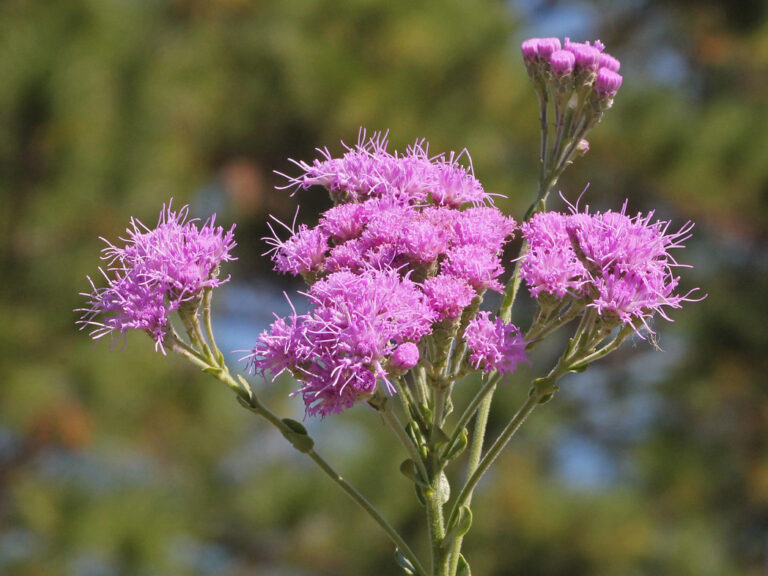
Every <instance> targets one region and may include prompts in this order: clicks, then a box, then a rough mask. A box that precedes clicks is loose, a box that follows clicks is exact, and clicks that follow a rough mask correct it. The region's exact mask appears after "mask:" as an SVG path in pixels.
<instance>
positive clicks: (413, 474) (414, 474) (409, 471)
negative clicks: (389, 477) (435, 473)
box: [400, 458, 429, 488]
mask: <svg viewBox="0 0 768 576" xmlns="http://www.w3.org/2000/svg"><path fill="white" fill-rule="evenodd" d="M400 472H401V473H402V474H403V476H405V477H406V478H408V479H409V480H410V481H412V482H414V483H416V484H418V485H419V486H423V487H424V488H427V487H428V486H429V485H428V484H427V482H426V480H425V479H424V478H422V477H421V474H420V473H419V467H418V465H417V464H416V462H414V461H413V460H412V459H411V458H408V459H407V460H403V463H402V464H400Z"/></svg>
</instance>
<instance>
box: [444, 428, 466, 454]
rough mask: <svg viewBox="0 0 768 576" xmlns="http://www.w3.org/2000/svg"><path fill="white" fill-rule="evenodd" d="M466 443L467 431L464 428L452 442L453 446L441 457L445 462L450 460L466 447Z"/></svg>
mask: <svg viewBox="0 0 768 576" xmlns="http://www.w3.org/2000/svg"><path fill="white" fill-rule="evenodd" d="M468 443H469V432H467V429H466V428H464V430H462V431H461V434H460V435H459V437H458V438H456V442H454V443H453V446H451V449H450V450H448V452H446V453H445V455H444V456H443V458H445V460H446V462H448V461H451V460H453V459H454V458H457V457H458V456H459V455H460V454H461V453H462V452H464V450H465V449H466V448H467V444H468Z"/></svg>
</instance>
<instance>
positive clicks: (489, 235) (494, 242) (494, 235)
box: [453, 207, 517, 253]
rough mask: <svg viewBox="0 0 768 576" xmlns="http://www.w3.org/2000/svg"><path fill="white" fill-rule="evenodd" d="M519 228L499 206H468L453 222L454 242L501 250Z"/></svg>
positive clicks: (458, 244)
mask: <svg viewBox="0 0 768 576" xmlns="http://www.w3.org/2000/svg"><path fill="white" fill-rule="evenodd" d="M516 229H517V224H516V223H515V221H514V219H512V218H511V217H509V216H504V214H503V213H502V212H501V211H500V210H498V209H497V208H491V207H476V208H468V209H467V210H464V211H463V212H459V213H457V214H456V217H455V219H454V222H453V236H454V238H453V244H454V245H456V246H461V245H468V244H474V245H477V246H482V247H484V248H486V249H487V250H488V251H489V252H491V253H496V252H499V251H500V250H501V249H502V248H503V247H504V244H505V243H506V242H507V239H508V238H510V237H511V236H512V234H513V233H514V231H515V230H516Z"/></svg>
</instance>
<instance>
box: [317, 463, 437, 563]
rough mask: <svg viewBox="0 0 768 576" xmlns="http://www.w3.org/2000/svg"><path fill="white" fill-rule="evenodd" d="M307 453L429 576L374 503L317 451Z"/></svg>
mask: <svg viewBox="0 0 768 576" xmlns="http://www.w3.org/2000/svg"><path fill="white" fill-rule="evenodd" d="M307 455H308V456H309V457H310V458H311V459H312V460H313V461H314V462H315V463H316V464H317V465H318V466H319V467H320V469H321V470H322V471H323V472H325V474H326V475H327V476H328V477H329V478H330V479H331V480H333V481H334V482H335V483H336V484H337V485H338V486H339V487H340V488H341V489H342V490H343V491H344V492H345V493H346V494H347V495H348V496H349V497H350V498H352V500H354V501H355V503H356V504H358V505H359V506H360V507H361V508H362V509H363V510H365V511H366V512H367V513H368V515H369V516H370V517H371V518H373V520H374V521H375V522H376V523H377V524H378V525H379V526H380V527H381V528H382V529H383V530H384V532H386V533H387V535H388V536H389V539H390V540H392V542H393V543H394V545H395V546H397V548H398V550H400V552H401V553H402V555H403V556H405V557H406V558H407V559H408V561H409V562H410V563H411V565H412V566H413V568H414V569H415V570H416V574H417V575H418V576H427V572H426V571H425V570H424V567H423V566H422V565H421V562H420V561H419V559H418V557H417V556H416V555H415V554H414V553H413V551H412V550H411V549H410V547H409V546H408V544H406V542H405V540H403V538H402V537H401V536H400V534H398V532H397V530H395V529H394V528H393V527H392V525H391V524H390V523H389V522H387V521H386V519H385V518H384V517H383V516H382V515H381V513H380V512H379V511H378V510H377V509H376V508H375V507H374V506H373V504H371V503H370V502H369V501H368V500H367V499H366V498H365V496H363V495H362V494H360V492H358V491H357V489H356V488H355V487H354V486H352V485H351V484H349V482H347V481H346V480H344V478H343V477H342V476H341V475H340V474H339V473H338V472H336V470H334V469H333V468H332V467H331V465H330V464H328V462H326V461H325V460H324V459H323V458H322V457H320V455H319V454H318V453H317V452H315V451H314V449H313V450H310V451H309V452H307Z"/></svg>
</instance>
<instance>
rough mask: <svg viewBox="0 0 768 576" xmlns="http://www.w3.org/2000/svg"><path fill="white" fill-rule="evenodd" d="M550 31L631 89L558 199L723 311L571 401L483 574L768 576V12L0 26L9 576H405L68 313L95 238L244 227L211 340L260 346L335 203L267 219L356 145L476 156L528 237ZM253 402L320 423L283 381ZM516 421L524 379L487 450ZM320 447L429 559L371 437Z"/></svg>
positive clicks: (520, 485) (318, 498) (158, 6)
mask: <svg viewBox="0 0 768 576" xmlns="http://www.w3.org/2000/svg"><path fill="white" fill-rule="evenodd" d="M534 35H536V36H542V35H543V36H551V35H556V36H565V35H569V36H571V37H573V38H576V39H581V40H586V39H594V38H600V39H602V40H603V42H605V44H606V45H607V46H608V49H609V51H610V52H612V53H613V54H615V55H616V56H617V57H619V58H620V59H621V61H622V63H623V67H622V73H623V74H624V86H623V87H622V89H621V91H620V92H619V95H618V97H617V98H616V102H615V105H614V108H613V109H612V110H610V111H609V113H608V114H607V115H606V117H605V119H604V121H603V123H602V124H601V125H599V126H598V127H597V129H595V130H594V131H593V133H592V136H591V137H590V140H591V151H590V152H589V154H588V155H587V156H586V157H585V158H583V159H581V160H579V161H578V162H577V164H576V165H574V167H573V168H572V169H571V170H570V171H569V172H568V173H567V174H566V176H564V178H563V179H562V180H561V183H560V184H561V186H560V188H561V189H562V191H563V193H564V195H566V197H568V198H570V199H574V198H575V197H577V196H578V194H579V193H580V192H581V191H582V190H583V189H584V188H585V186H586V185H587V184H588V183H589V185H590V186H589V189H588V190H587V192H586V194H585V196H584V200H583V201H587V202H588V203H589V204H590V205H592V206H595V207H598V208H609V207H618V206H619V205H620V203H621V202H622V201H623V200H624V199H625V198H628V199H629V206H630V210H631V211H637V210H650V209H656V210H657V214H658V215H659V216H660V217H663V218H669V219H672V220H673V221H674V222H675V224H676V225H681V224H683V223H684V222H685V221H686V220H688V219H693V220H695V221H696V230H695V233H696V234H695V237H694V239H693V240H691V242H690V243H689V247H688V248H687V249H686V250H685V252H684V254H683V253H681V254H680V258H681V260H683V261H685V262H689V263H692V264H694V265H695V267H694V268H693V269H691V270H683V271H682V272H681V273H682V274H683V276H684V278H683V284H684V285H685V286H686V287H688V288H690V287H694V286H701V287H702V288H703V290H704V291H705V292H706V293H708V298H707V299H706V300H705V301H703V302H701V303H698V304H690V305H688V306H686V308H685V309H684V310H681V311H675V312H674V313H673V314H672V316H673V318H674V320H675V321H674V323H666V322H659V323H657V324H656V328H658V330H659V345H660V346H661V348H662V349H663V352H658V351H655V350H653V348H652V347H651V346H650V345H649V344H648V343H647V342H644V341H642V340H638V339H635V341H634V342H632V343H630V344H628V345H625V347H624V348H623V349H622V350H621V351H620V352H618V353H616V354H614V355H613V356H612V357H610V358H608V359H607V360H606V361H603V362H601V363H600V364H599V365H596V366H594V367H592V368H590V370H588V371H587V372H586V373H585V374H583V375H579V376H571V377H568V378H567V379H565V380H564V382H563V389H562V392H561V393H560V394H559V395H558V396H557V398H556V400H555V401H554V402H552V403H550V404H548V405H546V407H544V409H542V410H539V411H538V412H537V413H536V414H535V415H534V417H533V418H532V419H531V420H529V422H527V423H526V426H525V427H524V429H523V431H522V432H521V434H520V436H519V438H517V439H516V440H515V441H514V442H513V443H512V444H511V445H510V447H509V448H508V449H507V451H506V452H505V453H504V454H503V456H502V458H501V459H500V460H499V462H498V466H497V468H496V469H495V472H494V473H493V474H492V475H490V477H489V478H488V480H487V481H485V482H484V483H483V484H482V485H481V489H480V490H479V492H478V494H477V497H476V500H475V519H476V523H475V526H474V528H473V530H472V532H471V533H470V535H469V537H468V538H467V540H466V545H465V547H466V552H465V553H466V555H467V557H468V558H469V559H470V561H471V563H472V565H473V568H474V571H475V573H476V574H479V575H498V576H502V575H518V574H526V575H527V576H587V575H589V576H641V575H643V576H644V575H648V576H650V575H653V576H662V575H675V576H686V575H696V576H737V575H738V576H758V575H765V574H767V573H768V402H766V400H767V398H766V396H767V394H766V390H767V383H768V7H767V6H766V3H765V2H762V1H760V0H738V1H731V0H720V1H698V0H679V1H674V2H661V1H654V0H624V1H620V2H614V1H609V0H602V1H597V0H595V1H579V0H572V1H570V0H569V1H532V2H525V1H522V0H512V1H508V2H491V1H477V2H465V1H460V0H425V1H423V2H410V1H406V0H390V1H383V0H382V1H377V0H337V1H324V0H261V1H257V2H250V1H247V0H56V1H54V0H50V1H45V0H38V1H35V0H3V1H2V2H1V3H0V280H1V281H0V322H1V323H2V330H0V574H4V575H13V576H33V575H35V576H37V575H45V576H47V575H58V574H62V575H78V576H113V575H114V576H118V575H166V574H168V575H185V576H186V575H189V576H192V575H195V576H198V575H199V576H203V575H214V574H215V575H220V576H235V575H246V574H247V575H257V574H258V575H285V576H287V575H292V576H299V575H307V576H309V575H328V576H331V575H338V576H351V575H355V576H357V575H360V574H366V575H377V574H381V575H384V574H394V573H396V567H395V566H394V563H393V561H392V550H391V547H390V545H389V543H388V541H387V540H386V538H385V537H384V536H383V535H382V534H380V533H379V532H378V529H377V527H376V526H375V525H374V524H373V523H372V522H371V521H370V520H369V518H368V517H366V516H365V515H363V514H362V513H361V512H359V511H358V510H357V509H355V508H354V507H353V505H352V504H351V503H349V502H348V501H347V500H346V497H345V496H344V495H343V494H342V493H341V492H339V491H338V490H337V489H336V488H335V486H333V485H332V484H331V483H330V482H329V481H328V480H327V479H326V478H325V477H323V476H321V475H320V474H319V473H318V472H317V471H316V470H315V469H314V468H313V467H312V466H311V465H310V463H308V462H307V461H305V460H303V459H302V457H301V455H299V454H294V453H293V452H292V450H290V449H289V448H288V447H287V445H286V443H285V442H284V441H283V440H282V438H281V437H280V436H279V435H278V434H276V433H275V432H274V431H272V429H270V428H267V427H266V426H265V425H264V424H262V423H261V422H259V421H257V420H256V419H254V418H253V417H252V416H251V415H250V414H249V413H246V412H245V411H244V410H241V409H240V408H239V407H238V406H237V404H236V402H235V401H234V399H233V397H232V395H231V394H229V393H228V391H227V390H225V389H224V388H223V387H222V386H220V385H217V383H216V382H215V381H213V380H210V379H208V378H206V377H204V376H203V375H201V374H199V373H198V372H197V371H196V370H195V369H193V368H192V367H190V366H188V365H186V364H185V363H184V362H183V361H182V360H181V359H180V358H176V357H167V358H164V357H162V356H161V355H159V354H157V353H155V352H154V351H153V346H152V342H151V341H150V340H149V339H148V338H145V337H143V336H142V335H140V334H132V335H130V336H129V338H128V342H127V346H126V347H125V349H123V350H121V351H114V352H110V350H109V345H108V343H106V342H102V343H99V344H98V345H97V346H95V347H94V346H93V344H92V342H91V341H90V340H89V339H88V337H87V336H86V335H85V334H84V333H81V332H78V331H77V329H76V327H75V324H74V323H75V320H76V319H77V317H78V315H77V313H75V312H73V309H75V308H77V307H78V306H80V305H82V303H83V298H82V297H80V296H78V293H79V292H82V291H86V290H88V284H87V281H86V275H97V274H98V272H97V266H98V264H99V262H98V253H99V250H100V249H101V247H102V243H101V242H100V241H99V239H98V238H99V236H103V237H106V238H116V237H118V236H119V235H120V234H121V233H122V232H123V231H124V230H125V227H126V226H127V224H128V219H129V217H130V216H136V217H138V218H140V219H142V220H144V221H145V222H147V223H152V222H154V221H155V219H156V218H157V214H158V212H159V209H160V207H161V205H162V204H163V203H164V202H167V201H168V200H169V199H170V198H173V199H174V202H175V203H176V205H181V204H183V203H190V204H191V209H192V211H193V212H194V213H195V214H197V215H200V216H207V215H208V214H209V213H210V212H212V211H216V212H218V214H219V219H220V221H221V222H223V223H233V222H236V223H237V237H238V241H239V246H238V248H237V250H236V254H237V256H238V257H239V261H238V262H237V263H236V264H235V265H232V266H230V267H228V270H227V272H229V273H231V274H232V276H233V281H232V282H231V284H229V285H228V287H227V288H226V289H222V290H221V291H220V292H219V293H218V294H217V297H216V300H215V322H216V324H217V326H218V327H219V332H220V334H221V338H222V340H223V341H224V346H225V347H226V348H227V349H228V350H238V349H246V348H248V347H249V346H251V345H252V344H253V342H254V339H255V338H256V336H257V335H258V334H259V332H260V331H261V330H262V329H263V328H264V326H265V324H266V323H267V322H268V321H269V318H270V316H271V312H272V310H273V309H274V310H278V311H284V310H285V306H286V304H285V300H284V299H283V297H282V295H281V292H282V291H283V290H287V291H289V292H291V291H293V290H295V289H296V288H298V287H297V286H296V285H294V284H292V283H290V282H288V281H287V280H286V279H285V278H279V277H277V276H276V275H275V274H274V273H273V272H272V271H271V269H270V267H269V266H268V263H267V262H266V261H265V259H264V258H263V257H262V256H261V254H262V253H263V252H264V251H265V250H266V247H265V245H264V243H263V242H262V241H261V240H260V239H261V237H262V236H264V235H265V233H266V220H267V214H268V213H273V214H275V215H277V216H278V217H279V218H281V219H287V220H290V218H291V217H292V215H293V213H294V211H295V209H296V206H297V205H298V204H300V205H301V212H300V214H299V219H300V220H302V221H312V220H313V219H314V218H316V215H317V211H318V210H321V209H323V208H324V207H326V206H327V205H328V200H327V198H326V196H325V195H324V194H322V193H320V192H318V191H308V192H305V193H301V194H299V195H297V196H295V197H290V196H289V195H288V193H287V192H283V191H276V190H275V189H274V187H275V185H279V184H280V183H281V182H283V180H281V179H280V178H279V177H278V176H276V175H275V174H274V173H273V171H274V170H277V171H280V172H287V173H295V171H294V172H291V171H292V167H291V164H290V163H289V162H288V158H298V159H306V160H310V159H312V158H313V157H314V152H313V149H314V148H315V147H316V146H325V145H328V146H329V147H330V148H331V150H332V151H335V152H338V151H340V150H341V147H340V144H339V141H340V140H341V139H343V140H344V141H346V142H350V143H353V142H354V141H355V140H356V138H357V133H358V129H359V128H360V127H361V126H365V127H367V128H368V130H369V131H372V130H386V129H389V130H390V131H391V132H390V134H391V141H392V143H393V145H394V146H395V147H399V148H402V147H403V146H405V145H406V144H408V143H410V142H412V141H413V140H415V139H416V138H421V137H426V138H428V139H429V140H430V142H431V150H432V151H435V152H436V151H448V150H460V149H461V148H463V147H467V148H468V149H469V151H470V152H471V154H472V158H473V161H474V168H475V171H476V174H477V176H478V177H479V178H480V179H481V181H482V182H483V183H484V184H485V187H486V189H487V190H489V191H491V192H494V193H499V194H505V195H507V197H508V199H506V200H503V201H500V202H499V203H500V204H501V205H502V206H503V208H504V209H505V210H506V211H508V212H509V213H511V214H515V215H517V216H518V217H519V215H520V214H522V212H523V210H524V209H525V207H526V206H527V205H528V203H529V202H530V200H531V198H532V195H533V193H534V190H535V174H536V170H535V162H536V150H537V142H538V132H537V118H536V114H537V106H536V100H535V96H534V94H533V91H532V90H531V88H530V87H529V84H528V82H527V78H526V75H525V72H524V69H523V66H522V63H521V58H520V56H519V43H520V41H521V40H522V39H524V38H525V37H528V36H534ZM551 207H553V208H562V202H559V201H557V200H555V201H554V202H553V204H552V206H551ZM524 316H525V308H523V309H522V310H521V311H520V314H519V316H518V318H517V320H518V321H519V322H522V323H524V321H525V318H524ZM233 358H235V359H236V358H237V354H234V355H233ZM256 386H257V387H258V388H259V389H261V390H262V394H264V395H265V397H266V398H267V399H268V401H269V402H270V403H271V404H272V405H273V406H274V407H275V408H276V409H277V410H279V411H281V412H282V413H283V414H285V415H292V416H293V417H297V418H301V417H302V416H303V414H302V407H301V406H300V404H301V402H300V399H297V398H289V396H288V394H289V392H291V391H292V390H293V389H294V388H293V386H292V384H291V383H290V382H288V381H283V380H281V381H279V382H278V383H276V384H274V385H269V386H266V385H263V384H262V383H256ZM525 393H526V384H525V382H524V381H522V379H515V378H512V379H511V380H510V381H509V382H508V383H507V384H505V386H504V387H503V389H502V390H501V393H500V394H498V395H497V398H498V400H497V402H496V404H495V409H494V412H493V414H492V419H491V428H492V430H498V429H499V428H500V426H502V425H503V423H504V421H505V417H508V415H509V414H510V411H511V410H512V409H513V407H514V406H516V405H517V404H519V403H520V401H521V400H522V398H523V397H524V395H525ZM308 424H309V426H310V427H311V429H312V431H313V433H314V434H316V436H317V437H318V443H319V447H320V449H321V450H322V451H323V452H324V453H326V454H328V455H329V459H330V460H332V461H333V462H334V463H335V464H336V465H337V467H338V469H339V470H341V471H342V473H344V474H345V475H346V476H347V477H348V478H349V479H350V480H351V481H353V482H354V483H355V484H357V485H359V486H360V487H361V488H362V490H363V491H364V492H365V493H366V494H368V495H369V496H370V498H371V500H373V501H374V503H376V504H377V505H379V506H380V507H381V508H382V509H383V510H384V511H385V512H386V513H387V514H388V515H389V516H390V517H391V518H392V520H393V522H394V523H395V524H396V525H397V526H398V527H400V528H401V529H402V531H403V532H404V533H405V534H406V535H408V536H409V537H411V538H419V537H420V535H421V534H422V532H423V524H422V518H421V510H420V508H419V507H418V505H416V504H415V498H414V497H413V493H412V491H411V489H410V487H409V485H408V482H407V481H406V480H405V479H404V478H402V477H401V476H400V475H399V474H398V473H397V472H396V467H397V464H398V463H399V462H400V461H401V460H402V459H403V458H404V455H403V454H402V453H401V452H400V450H399V447H398V446H396V445H395V443H394V442H393V441H392V440H391V439H390V437H389V435H388V434H387V433H386V431H385V430H384V427H383V425H382V423H381V421H380V420H378V419H377V418H376V416H375V414H374V413H373V412H371V411H369V410H366V409H365V408H364V407H362V406H361V407H358V408H356V409H355V410H353V411H350V412H348V413H346V414H343V415H341V416H335V417H332V418H330V417H329V418H327V419H326V420H325V421H320V420H317V421H311V422H309V423H308ZM417 548H419V549H421V550H423V549H424V543H423V542H421V543H420V544H418V545H417Z"/></svg>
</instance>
